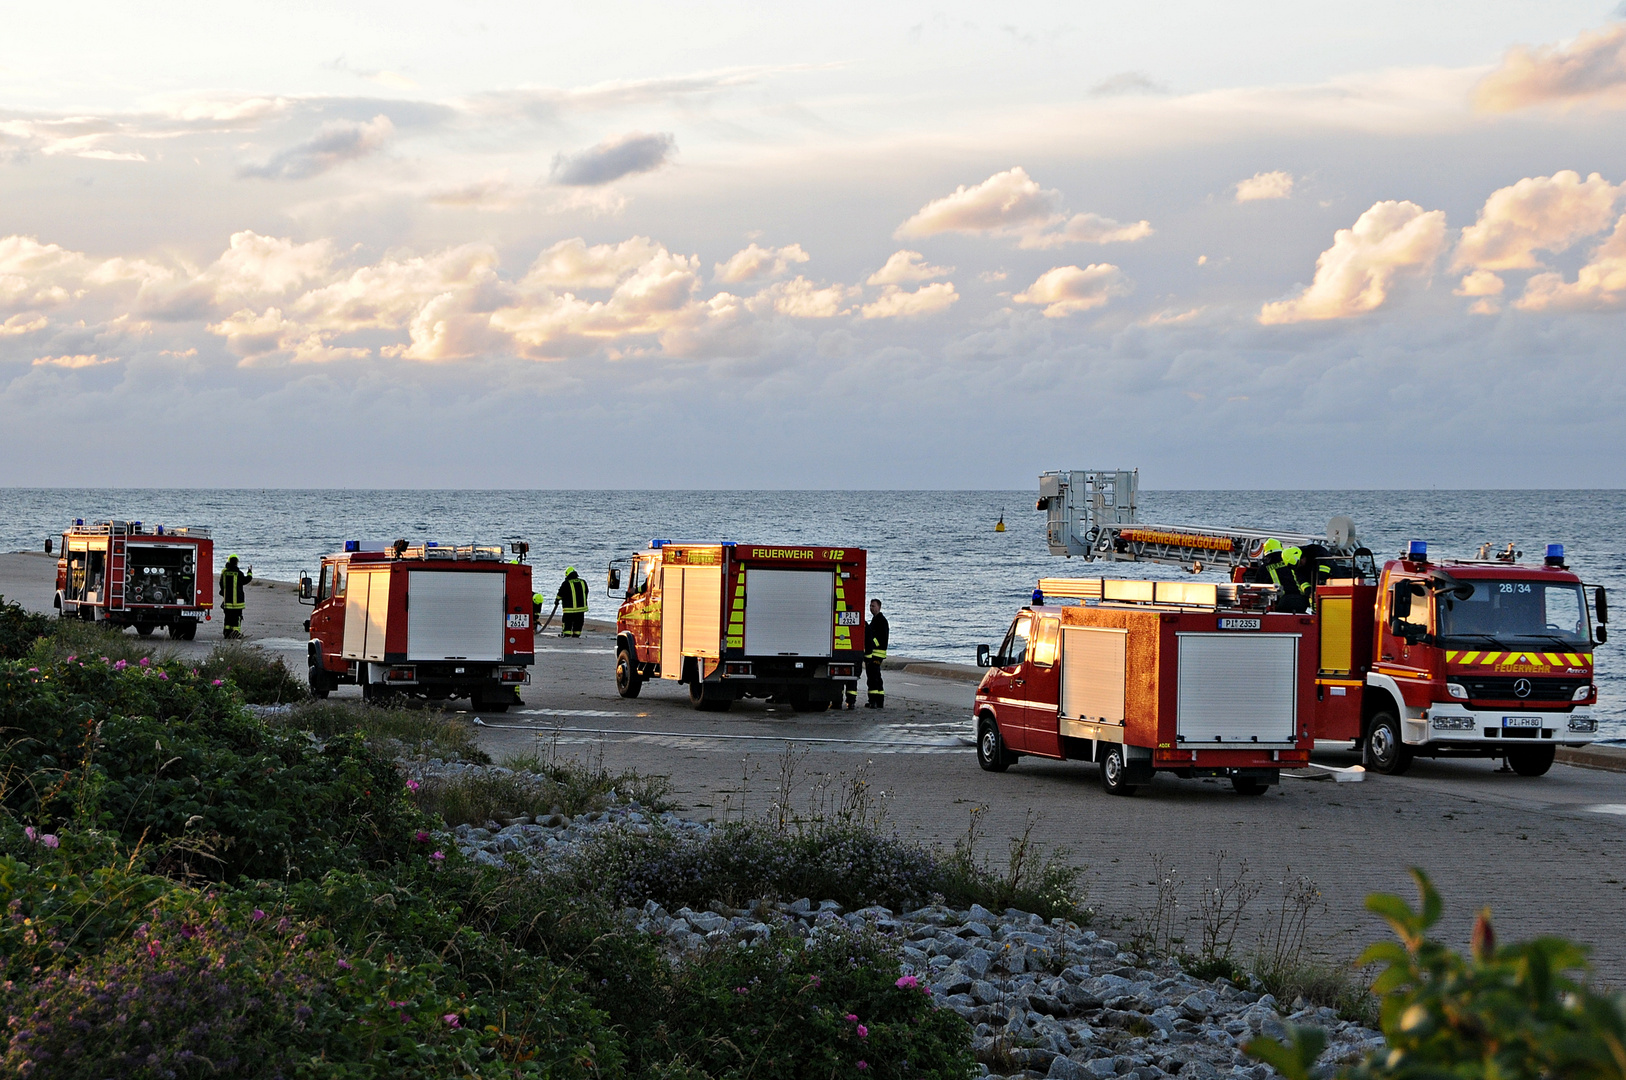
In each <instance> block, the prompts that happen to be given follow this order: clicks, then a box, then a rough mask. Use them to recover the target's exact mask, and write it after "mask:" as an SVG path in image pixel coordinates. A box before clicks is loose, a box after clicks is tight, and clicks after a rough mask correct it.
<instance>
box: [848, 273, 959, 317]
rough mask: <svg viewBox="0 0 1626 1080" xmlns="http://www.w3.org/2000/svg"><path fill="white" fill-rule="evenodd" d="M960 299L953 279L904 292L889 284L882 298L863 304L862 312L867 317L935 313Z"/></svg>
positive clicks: (911, 315)
mask: <svg viewBox="0 0 1626 1080" xmlns="http://www.w3.org/2000/svg"><path fill="white" fill-rule="evenodd" d="M959 299H960V294H959V293H957V292H955V291H954V283H953V282H951V281H938V282H934V283H933V284H931V285H922V286H921V287H920V288H918V289H916V290H915V291H914V292H904V291H903V290H902V289H900V288H898V287H897V286H896V285H888V286H887V287H886V291H885V292H883V293H882V294H881V296H880V299H878V300H876V301H875V302H874V303H872V304H865V305H864V306H863V308H862V309H861V314H862V315H863V316H864V318H866V319H900V318H912V317H915V316H921V315H935V314H937V313H938V312H940V311H947V310H948V309H949V308H950V307H952V306H953V305H954V303H955V302H956V301H957V300H959Z"/></svg>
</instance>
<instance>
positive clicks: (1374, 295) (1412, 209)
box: [1259, 200, 1445, 326]
mask: <svg viewBox="0 0 1626 1080" xmlns="http://www.w3.org/2000/svg"><path fill="white" fill-rule="evenodd" d="M1444 244H1445V212H1444V211H1443V210H1428V211H1425V210H1424V209H1423V208H1422V207H1421V206H1418V205H1417V204H1416V203H1411V202H1396V201H1393V200H1390V201H1387V202H1379V203H1374V204H1373V205H1372V208H1371V209H1370V210H1368V211H1366V213H1364V214H1362V215H1361V216H1360V217H1359V218H1358V219H1356V221H1355V227H1354V228H1351V229H1339V230H1338V232H1337V233H1336V234H1335V235H1334V236H1333V242H1332V247H1330V248H1328V249H1327V250H1326V251H1323V252H1322V253H1321V257H1320V258H1318V259H1317V260H1316V264H1315V280H1314V281H1313V282H1311V283H1310V285H1309V287H1308V288H1306V289H1305V290H1304V291H1303V292H1302V293H1300V294H1299V295H1298V296H1296V297H1294V298H1292V299H1290V300H1281V301H1277V302H1276V303H1271V304H1266V305H1265V306H1264V307H1263V308H1262V309H1260V312H1259V321H1260V322H1261V323H1263V324H1264V325H1266V326H1276V325H1282V324H1285V323H1296V322H1305V321H1308V320H1315V319H1347V318H1350V317H1352V316H1355V315H1364V314H1365V313H1367V312H1369V311H1374V310H1376V309H1377V308H1379V307H1380V306H1382V304H1383V302H1384V301H1385V300H1386V299H1388V296H1389V289H1390V287H1391V286H1392V285H1393V283H1394V279H1395V277H1396V276H1397V275H1399V274H1401V273H1403V272H1422V271H1426V270H1428V269H1429V268H1430V267H1432V266H1433V265H1434V262H1435V260H1436V259H1438V258H1439V255H1440V251H1441V249H1442V248H1443V247H1444Z"/></svg>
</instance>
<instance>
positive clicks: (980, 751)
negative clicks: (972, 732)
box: [977, 716, 1016, 772]
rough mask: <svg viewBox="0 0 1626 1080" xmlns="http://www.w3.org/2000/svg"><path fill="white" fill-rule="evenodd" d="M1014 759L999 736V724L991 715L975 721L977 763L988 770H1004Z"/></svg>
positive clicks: (1014, 756)
mask: <svg viewBox="0 0 1626 1080" xmlns="http://www.w3.org/2000/svg"><path fill="white" fill-rule="evenodd" d="M1015 760H1016V755H1015V754H1012V753H1011V752H1010V751H1009V750H1007V749H1005V740H1004V739H1001V738H1000V737H999V725H998V724H996V723H994V721H993V719H992V718H991V717H987V716H985V717H983V718H982V719H981V720H978V721H977V764H978V765H979V766H981V767H982V768H983V769H985V770H986V771H988V772H1004V771H1005V770H1006V769H1008V768H1010V767H1011V763H1012V762H1014V761H1015Z"/></svg>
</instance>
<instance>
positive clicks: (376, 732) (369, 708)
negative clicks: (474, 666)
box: [265, 701, 491, 762]
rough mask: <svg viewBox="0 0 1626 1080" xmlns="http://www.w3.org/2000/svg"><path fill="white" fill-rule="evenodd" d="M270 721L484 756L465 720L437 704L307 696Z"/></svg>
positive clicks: (421, 753)
mask: <svg viewBox="0 0 1626 1080" xmlns="http://www.w3.org/2000/svg"><path fill="white" fill-rule="evenodd" d="M265 722H266V723H267V724H269V725H270V726H272V727H276V728H283V729H286V730H289V731H308V732H310V733H311V734H313V735H316V736H318V737H319V738H324V739H325V738H328V737H330V736H333V735H350V734H356V735H360V736H362V738H364V739H365V740H366V741H367V744H368V745H369V746H372V747H373V748H375V749H377V750H379V751H381V752H382V751H394V752H396V753H400V754H404V755H407V756H413V757H426V758H427V757H438V758H444V759H447V760H454V761H473V762H489V761H490V760H491V759H490V758H489V757H487V756H486V752H485V751H484V750H482V749H480V744H479V743H478V742H476V741H475V738H474V729H473V728H472V727H470V726H469V723H468V721H467V720H462V719H459V718H458V717H457V716H455V715H453V714H452V713H448V712H445V711H442V710H440V709H424V708H401V707H388V706H382V705H372V704H369V703H367V702H363V701H306V702H303V703H301V704H298V705H296V706H295V707H294V708H293V709H292V710H291V711H289V712H284V713H276V714H273V715H270V716H267V717H266V718H265Z"/></svg>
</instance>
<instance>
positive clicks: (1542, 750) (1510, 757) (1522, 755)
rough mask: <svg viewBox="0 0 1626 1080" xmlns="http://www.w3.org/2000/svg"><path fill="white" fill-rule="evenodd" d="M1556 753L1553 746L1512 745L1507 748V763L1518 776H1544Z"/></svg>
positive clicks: (1550, 766) (1555, 748) (1556, 749)
mask: <svg viewBox="0 0 1626 1080" xmlns="http://www.w3.org/2000/svg"><path fill="white" fill-rule="evenodd" d="M1557 753H1558V748H1557V747H1553V746H1513V747H1509V748H1508V751H1507V763H1508V764H1509V765H1510V766H1512V767H1513V771H1514V772H1516V773H1518V774H1519V775H1520V776H1546V775H1547V770H1548V769H1550V768H1552V767H1553V757H1554V756H1555V755H1556V754H1557Z"/></svg>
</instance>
